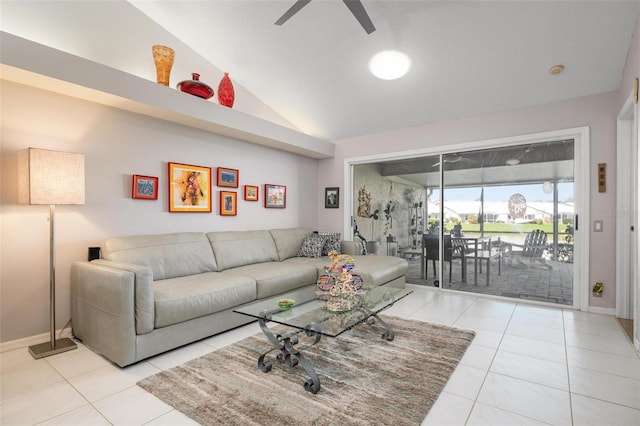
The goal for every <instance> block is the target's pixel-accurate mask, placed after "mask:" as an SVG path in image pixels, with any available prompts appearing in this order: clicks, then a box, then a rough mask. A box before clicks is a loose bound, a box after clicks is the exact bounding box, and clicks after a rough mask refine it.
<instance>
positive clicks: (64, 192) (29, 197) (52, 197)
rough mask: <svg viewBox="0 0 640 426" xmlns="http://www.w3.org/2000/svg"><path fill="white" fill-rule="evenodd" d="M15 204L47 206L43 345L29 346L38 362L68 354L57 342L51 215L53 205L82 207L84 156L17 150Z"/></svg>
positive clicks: (68, 346)
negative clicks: (47, 332) (46, 322)
mask: <svg viewBox="0 0 640 426" xmlns="http://www.w3.org/2000/svg"><path fill="white" fill-rule="evenodd" d="M18 202H19V203H20V204H45V205H46V204H48V205H49V237H50V238H49V292H50V295H49V304H50V306H49V308H50V311H49V322H50V338H49V341H48V342H46V343H41V344H38V345H33V346H29V353H31V355H32V356H33V357H34V358H36V359H38V358H43V357H46V356H50V355H54V354H58V353H61V352H66V351H70V350H72V349H75V348H76V347H77V346H76V344H75V342H74V341H73V340H71V339H69V338H64V339H58V340H56V271H55V262H56V257H55V254H56V253H55V240H54V229H55V228H54V222H53V220H54V216H55V209H56V205H59V204H84V155H82V154H73V153H68V152H60V151H49V150H44V149H35V148H28V149H24V150H22V151H18Z"/></svg>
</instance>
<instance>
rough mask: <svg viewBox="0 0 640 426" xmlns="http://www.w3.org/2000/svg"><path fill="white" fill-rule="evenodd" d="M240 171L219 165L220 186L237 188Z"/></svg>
mask: <svg viewBox="0 0 640 426" xmlns="http://www.w3.org/2000/svg"><path fill="white" fill-rule="evenodd" d="M239 173H240V172H239V171H238V170H236V169H226V168H224V167H218V186H226V187H229V188H237V187H238V174H239Z"/></svg>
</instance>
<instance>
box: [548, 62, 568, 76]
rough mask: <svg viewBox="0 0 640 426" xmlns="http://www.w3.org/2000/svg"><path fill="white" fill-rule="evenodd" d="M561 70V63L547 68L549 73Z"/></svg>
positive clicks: (557, 72) (562, 67)
mask: <svg viewBox="0 0 640 426" xmlns="http://www.w3.org/2000/svg"><path fill="white" fill-rule="evenodd" d="M562 71H564V65H562V64H558V65H554V66H552V67H551V68H549V73H551V75H557V74H560V73H561V72H562Z"/></svg>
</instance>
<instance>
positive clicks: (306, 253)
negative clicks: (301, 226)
mask: <svg viewBox="0 0 640 426" xmlns="http://www.w3.org/2000/svg"><path fill="white" fill-rule="evenodd" d="M322 247H324V237H320V236H318V235H315V234H312V235H308V236H306V237H304V240H303V241H302V247H300V250H298V257H320V256H322Z"/></svg>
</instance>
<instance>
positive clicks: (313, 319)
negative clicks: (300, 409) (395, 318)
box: [234, 287, 413, 393]
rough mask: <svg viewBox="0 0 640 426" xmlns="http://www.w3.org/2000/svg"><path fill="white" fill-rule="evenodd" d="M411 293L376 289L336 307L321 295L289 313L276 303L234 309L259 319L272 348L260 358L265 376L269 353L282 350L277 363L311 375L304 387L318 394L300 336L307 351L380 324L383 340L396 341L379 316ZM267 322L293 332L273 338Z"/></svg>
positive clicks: (388, 288)
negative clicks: (323, 339)
mask: <svg viewBox="0 0 640 426" xmlns="http://www.w3.org/2000/svg"><path fill="white" fill-rule="evenodd" d="M412 292H413V291H412V290H406V289H398V288H391V287H374V288H372V289H369V290H365V291H364V292H362V293H361V294H358V295H355V296H349V297H347V300H346V301H345V303H341V302H340V301H338V303H336V300H334V299H331V298H328V297H326V296H325V295H322V296H319V297H318V298H317V299H316V300H312V301H310V302H306V303H301V304H295V305H294V306H293V307H291V308H289V309H281V308H279V307H278V305H277V303H276V302H275V301H261V302H256V303H254V304H251V305H247V306H243V307H241V308H238V309H234V312H237V313H239V314H243V315H248V316H250V317H253V318H256V319H257V320H258V323H259V324H260V328H261V329H262V332H263V333H264V334H265V336H266V337H267V339H268V340H269V342H270V343H271V345H272V346H273V348H272V349H270V350H268V351H267V352H265V353H263V354H261V355H260V356H259V358H258V368H260V370H262V371H263V372H265V373H267V372H269V371H271V367H272V363H271V361H269V360H265V357H266V356H267V355H268V354H269V353H270V352H272V351H274V350H279V351H280V352H279V353H278V354H277V356H276V360H277V361H278V362H279V363H281V364H285V365H286V366H287V367H289V368H291V367H295V366H296V365H298V364H299V365H300V366H301V367H302V368H303V369H304V371H305V372H306V373H307V374H308V375H309V379H307V380H306V381H305V383H304V389H305V390H306V391H308V392H311V393H318V391H319V390H320V379H319V378H318V375H317V374H316V371H315V369H314V368H313V366H312V365H311V363H310V362H309V361H308V360H307V359H306V358H305V357H304V356H303V355H302V353H301V352H300V350H298V348H297V347H296V345H297V344H298V341H299V340H298V335H299V334H301V333H304V334H305V335H306V336H308V337H309V338H310V339H311V343H310V344H309V345H307V346H306V347H304V348H300V349H306V348H308V347H311V346H313V345H315V344H317V343H318V342H319V341H320V338H321V337H322V336H328V337H337V336H339V335H340V334H342V333H344V332H345V331H347V330H349V329H351V328H353V327H355V326H356V325H358V324H361V323H366V324H368V325H373V324H374V323H376V322H378V323H379V324H380V325H382V326H383V327H384V333H383V334H382V338H383V339H385V340H393V337H394V333H393V329H392V328H391V327H390V326H389V325H388V324H387V323H385V322H384V321H383V320H382V319H381V318H380V317H378V314H379V313H380V312H381V311H383V310H385V309H387V308H389V307H391V306H392V305H393V304H394V303H396V302H397V301H398V300H400V299H402V298H404V297H406V296H408V295H409V294H411V293H412ZM345 305H346V306H345ZM349 305H351V306H349ZM268 322H273V323H276V324H282V325H285V326H288V327H291V328H293V330H292V331H289V332H286V333H280V334H276V335H274V334H273V333H272V332H271V330H270V329H269V327H267V323H268Z"/></svg>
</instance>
